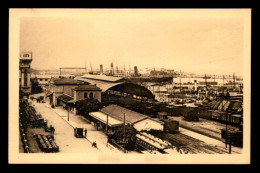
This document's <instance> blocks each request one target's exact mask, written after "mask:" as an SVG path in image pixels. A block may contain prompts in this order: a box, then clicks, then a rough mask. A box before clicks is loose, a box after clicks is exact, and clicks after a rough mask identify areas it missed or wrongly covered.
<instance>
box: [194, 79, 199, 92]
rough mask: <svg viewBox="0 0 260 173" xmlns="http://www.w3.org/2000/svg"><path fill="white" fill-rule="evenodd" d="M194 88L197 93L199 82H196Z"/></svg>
mask: <svg viewBox="0 0 260 173" xmlns="http://www.w3.org/2000/svg"><path fill="white" fill-rule="evenodd" d="M194 88H195V91H197V89H198V86H197V80H194Z"/></svg>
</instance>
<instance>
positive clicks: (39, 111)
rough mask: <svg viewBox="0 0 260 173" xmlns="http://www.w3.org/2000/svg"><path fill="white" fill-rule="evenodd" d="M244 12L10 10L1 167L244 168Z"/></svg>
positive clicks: (247, 116)
mask: <svg viewBox="0 0 260 173" xmlns="http://www.w3.org/2000/svg"><path fill="white" fill-rule="evenodd" d="M250 88H251V9H174V8H173V9H149V8H147V9H116V8H115V9H103V8H100V9H99V8H86V9H84V8H83V9H76V8H75V9H73V8H70V9H66V8H60V9H47V8H46V9H44V8H21V9H15V8H10V9H9V115H8V123H9V124H8V127H9V132H8V137H9V141H8V148H9V151H8V153H9V163H11V164H67V163H69V164H250V154H251V153H250V150H251V148H250V145H251V144H250V142H251V135H250V134H251V132H250V129H251V125H250V120H251V112H250V107H251V103H250V100H251V89H250Z"/></svg>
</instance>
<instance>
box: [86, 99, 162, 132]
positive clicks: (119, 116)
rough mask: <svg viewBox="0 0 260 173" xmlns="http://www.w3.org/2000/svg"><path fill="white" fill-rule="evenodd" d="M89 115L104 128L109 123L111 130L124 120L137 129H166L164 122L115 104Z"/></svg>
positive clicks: (120, 124)
mask: <svg viewBox="0 0 260 173" xmlns="http://www.w3.org/2000/svg"><path fill="white" fill-rule="evenodd" d="M89 116H90V119H91V121H93V122H95V124H97V125H98V126H99V127H102V128H103V129H106V126H107V125H108V129H109V130H110V132H111V131H112V132H113V131H115V130H116V128H117V127H119V126H122V125H123V124H124V122H125V124H126V125H128V124H129V125H131V126H133V127H134V128H135V129H136V130H137V131H142V130H148V131H149V130H151V129H154V130H161V131H163V130H164V122H162V121H159V120H157V119H154V118H151V117H149V116H147V115H143V114H140V113H137V112H135V111H132V110H129V109H126V108H123V107H121V106H118V105H114V104H111V105H109V106H106V107H104V108H101V109H100V110H99V111H98V112H90V113H89Z"/></svg>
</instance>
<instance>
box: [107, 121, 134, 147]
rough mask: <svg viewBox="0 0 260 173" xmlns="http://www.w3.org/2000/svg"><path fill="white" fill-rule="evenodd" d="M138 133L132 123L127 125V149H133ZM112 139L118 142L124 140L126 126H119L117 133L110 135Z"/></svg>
mask: <svg viewBox="0 0 260 173" xmlns="http://www.w3.org/2000/svg"><path fill="white" fill-rule="evenodd" d="M136 133H137V130H136V129H135V128H134V127H133V126H131V125H130V124H128V125H126V126H125V139H126V145H125V146H126V149H129V150H133V149H134V148H135V143H136ZM110 138H111V139H114V140H115V141H116V142H117V143H120V141H123V139H124V126H123V125H122V126H120V127H118V128H117V130H116V131H115V133H114V134H113V135H112V136H110Z"/></svg>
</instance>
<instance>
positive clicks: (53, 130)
mask: <svg viewBox="0 0 260 173" xmlns="http://www.w3.org/2000/svg"><path fill="white" fill-rule="evenodd" d="M54 132H55V128H54V127H52V135H53V134H54Z"/></svg>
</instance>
